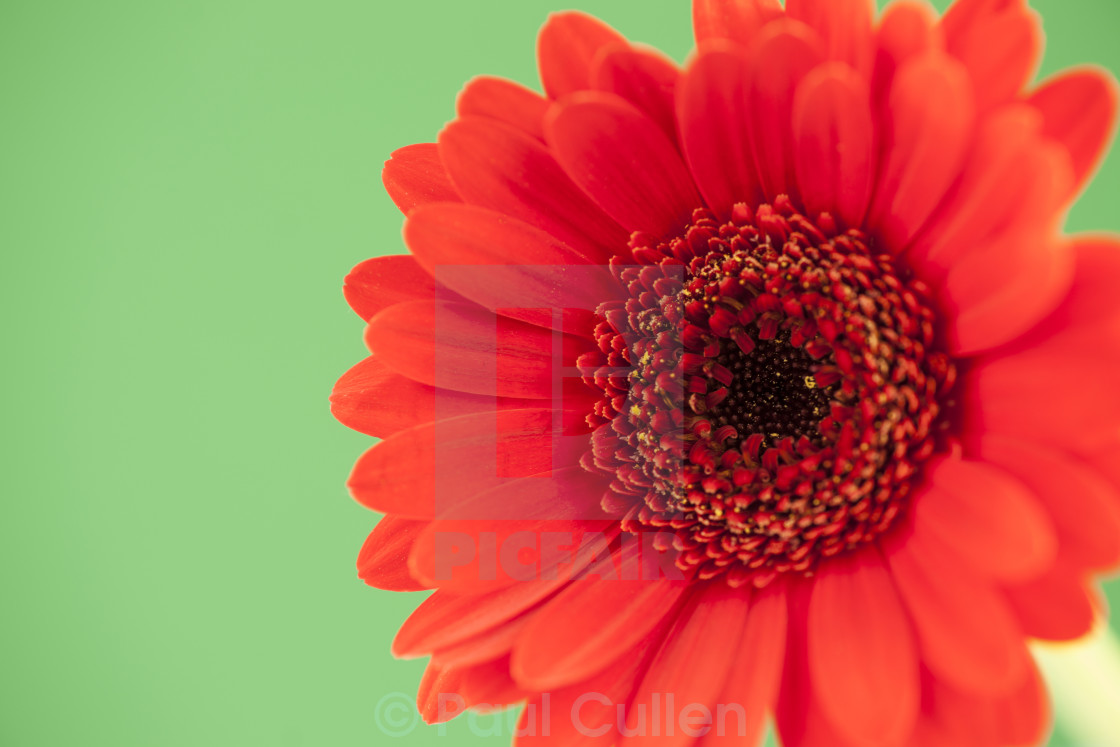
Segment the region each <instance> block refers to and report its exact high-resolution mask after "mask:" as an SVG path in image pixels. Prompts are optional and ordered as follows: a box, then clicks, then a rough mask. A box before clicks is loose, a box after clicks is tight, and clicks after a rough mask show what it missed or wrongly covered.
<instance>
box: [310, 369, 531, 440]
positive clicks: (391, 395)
mask: <svg viewBox="0 0 1120 747" xmlns="http://www.w3.org/2000/svg"><path fill="white" fill-rule="evenodd" d="M536 404H540V402H539V400H531V399H516V398H513V397H500V398H494V397H486V396H482V395H478V394H466V393H465V392H456V391H452V390H450V389H440V390H437V389H435V388H434V387H430V386H428V385H427V384H420V383H418V382H415V381H413V380H412V379H409V378H407V377H405V376H401V375H400V374H398V373H397V372H396V371H393V370H392V369H391V368H389V367H388V366H386V365H385V364H384V363H382V362H381V361H380V360H378V359H377V358H375V357H373V356H370V357H369V358H366V359H365V360H363V361H362V362H361V363H359V364H358V365H356V366H354V367H353V368H351V369H350V370H349V371H347V372H346V373H344V374H343V375H342V378H340V379H339V380H338V383H337V384H335V385H334V391H332V392H331V414H332V415H334V416H335V418H336V419H337V420H338V422H340V423H342V424H343V425H345V426H346V427H347V428H353V429H354V430H356V431H361V432H362V433H365V434H367V435H370V436H376V437H377V438H385V437H386V436H390V435H392V434H394V433H396V432H397V431H403V430H405V429H407V428H411V427H413V426H414V425H416V424H417V423H428V422H431V421H433V420H436V419H437V417H436V413H437V412H438V413H439V419H441V420H442V419H446V418H454V417H458V416H459V415H469V414H472V413H478V412H489V411H492V410H495V409H500V410H505V409H512V410H517V409H524V408H526V407H533V406H535V405H536Z"/></svg>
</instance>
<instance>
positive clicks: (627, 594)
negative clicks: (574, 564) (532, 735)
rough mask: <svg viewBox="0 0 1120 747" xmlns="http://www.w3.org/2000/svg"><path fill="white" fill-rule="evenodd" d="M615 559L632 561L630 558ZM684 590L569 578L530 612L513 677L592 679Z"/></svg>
mask: <svg viewBox="0 0 1120 747" xmlns="http://www.w3.org/2000/svg"><path fill="white" fill-rule="evenodd" d="M631 547H632V545H631ZM618 560H619V562H623V563H627V562H633V559H632V558H630V557H620V558H618ZM614 561H615V559H614V558H608V559H607V560H606V561H605V562H606V563H608V564H609V563H613V562H614ZM593 572H594V569H593ZM686 588H687V584H686V582H683V581H673V580H668V579H657V580H636V581H627V580H604V579H601V578H583V579H579V580H577V581H574V582H572V583H571V584H570V585H569V586H568V587H567V588H566V589H564V590H563V591H562V592H560V593H559V594H558V595H557V596H556V597H555V598H554V599H551V600H549V602H548V603H547V604H546V605H544V607H542V608H541V610H540V611H539V612H538V613H537V614H536V615H534V617H533V620H532V621H531V622H530V623H529V625H528V626H526V628H525V630H524V631H523V632H522V634H521V636H520V637H519V638H518V642H517V646H516V647H515V648H514V652H513V663H512V671H513V677H514V679H515V680H516V681H517V682H518V683H520V684H521V685H522V686H524V687H527V688H531V689H534V690H548V689H549V688H554V687H559V686H562V685H568V684H571V683H574V682H579V681H580V680H583V679H587V678H588V677H591V676H592V675H594V674H595V673H596V672H599V671H601V670H602V669H604V668H605V667H606V666H607V665H608V664H610V663H611V662H612V661H614V660H615V659H617V658H618V657H619V656H621V655H623V654H625V653H627V652H628V650H629V649H630V648H632V647H634V646H636V645H638V644H639V643H640V642H641V641H643V640H644V639H645V638H646V637H647V636H649V635H650V634H651V633H652V632H653V630H654V629H655V628H656V627H657V626H658V624H659V623H661V621H662V619H663V618H665V617H666V616H667V615H669V614H670V613H671V612H672V610H673V606H674V604H675V603H676V601H677V599H678V598H679V597H680V595H681V594H682V593H683V592H684V591H685V589H686Z"/></svg>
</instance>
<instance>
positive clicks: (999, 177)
mask: <svg viewBox="0 0 1120 747" xmlns="http://www.w3.org/2000/svg"><path fill="white" fill-rule="evenodd" d="M1040 126H1041V120H1040V117H1039V115H1038V112H1037V111H1035V110H1034V109H1032V108H1031V107H1029V106H1026V105H1018V106H1009V107H1005V108H1003V109H1001V110H1000V111H999V112H997V113H994V114H992V115H991V116H989V117H987V118H986V119H985V120H984V123H983V125H982V126H981V127H980V129H979V132H978V133H977V137H976V145H975V149H974V151H973V153H972V155H971V157H970V158H969V159H968V163H967V164H966V165H965V168H964V170H963V173H962V174H961V177H960V181H959V183H958V184H957V186H956V187H955V188H954V189H953V191H952V194H951V195H949V197H948V199H947V200H946V201H945V202H944V203H943V204H942V206H941V208H940V210H939V211H938V212H937V213H936V214H935V216H934V217H933V219H932V220H931V221H930V222H929V225H928V226H927V227H926V228H925V229H923V231H922V236H921V238H920V239H919V240H918V241H917V242H915V244H914V246H913V248H912V249H911V255H912V256H914V257H915V259H916V260H918V261H920V262H921V263H922V264H923V265H930V266H932V267H936V268H938V269H941V270H945V269H947V268H951V267H952V266H953V264H954V263H955V262H956V261H957V260H958V259H959V258H961V257H964V256H965V255H967V254H969V253H971V252H972V251H973V250H974V248H975V247H978V246H979V247H982V246H983V245H984V242H985V241H990V240H995V239H998V238H1000V237H1002V236H1007V235H1016V234H1030V233H1039V234H1043V235H1046V234H1049V233H1050V231H1051V229H1052V227H1053V226H1054V224H1055V221H1056V220H1057V212H1058V208H1059V205H1060V201H1061V199H1062V197H1063V195H1065V194H1066V192H1067V191H1068V185H1069V184H1070V182H1071V181H1072V178H1073V177H1072V175H1071V173H1072V172H1071V170H1070V165H1069V159H1068V158H1067V156H1066V154H1065V152H1064V151H1063V150H1062V149H1061V148H1059V147H1058V146H1057V145H1055V144H1053V143H1049V142H1046V141H1043V140H1041V139H1040V138H1039V136H1038V132H1039V129H1040ZM1008 184H1015V185H1018V187H1017V189H1015V190H1008V189H1007V185H1008Z"/></svg>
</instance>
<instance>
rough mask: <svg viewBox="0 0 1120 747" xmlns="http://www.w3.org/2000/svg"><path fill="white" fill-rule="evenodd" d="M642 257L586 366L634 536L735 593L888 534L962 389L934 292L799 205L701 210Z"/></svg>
mask: <svg viewBox="0 0 1120 747" xmlns="http://www.w3.org/2000/svg"><path fill="white" fill-rule="evenodd" d="M631 250H632V252H633V255H634V257H635V260H636V262H637V265H636V266H635V265H629V266H627V265H623V264H622V263H621V262H620V261H616V263H615V266H614V271H615V273H616V275H617V276H618V278H619V279H620V280H621V282H622V283H623V284H624V285H625V286H626V287H627V288H628V289H629V292H630V293H629V294H630V298H629V299H628V300H626V301H624V302H610V303H606V304H604V305H603V306H602V307H600V314H601V315H602V316H603V319H604V321H603V322H602V323H601V324H600V325H599V326H598V328H597V330H596V334H597V338H598V342H599V349H600V351H601V354H592V355H589V356H586V357H585V359H583V360H581V362H580V364H581V366H582V367H583V369H584V371H585V375H586V378H587V380H588V381H589V382H594V383H595V384H597V385H598V386H600V387H601V388H602V390H603V392H604V398H603V400H602V402H600V403H599V405H598V406H597V407H596V412H595V415H594V416H593V417H592V419H591V420H592V424H593V425H598V426H599V427H598V428H597V429H596V431H595V434H594V437H593V445H594V450H593V454H592V459H593V462H594V466H595V467H596V468H598V469H600V470H604V471H606V472H608V473H609V474H611V475H612V476H613V478H614V479H613V481H612V485H611V494H610V496H609V497H608V498H607V499H605V500H604V507H605V508H606V509H607V510H608V511H612V512H613V513H615V514H616V515H618V516H620V518H621V520H622V526H623V528H624V529H625V530H627V531H630V532H634V533H641V532H653V533H655V543H656V545H657V546H658V547H659V548H661V549H663V550H664V551H667V552H668V551H672V552H675V553H676V563H677V565H678V566H680V567H681V568H682V569H685V570H690V571H694V572H695V574H696V576H697V577H698V578H713V577H715V576H721V575H722V576H724V577H725V579H726V580H727V582H728V583H730V584H732V585H736V586H737V585H742V584H746V583H751V584H754V585H755V586H763V585H765V584H767V583H769V582H770V581H771V580H772V579H773V578H774V577H775V576H776V575H777V574H779V573H784V572H800V573H806V574H808V573H812V571H813V570H814V568H815V567H816V565H817V563H819V562H820V561H821V559H823V558H827V557H830V556H832V555H835V554H837V553H839V552H843V551H846V550H849V549H852V548H854V547H857V546H859V545H861V544H863V543H866V542H869V541H871V540H873V539H874V538H875V537H877V536H879V535H880V534H882V533H883V532H884V531H886V530H887V529H888V528H889V527H890V526H891V525H892V523H893V522H894V521H895V519H896V518H897V516H898V515H899V513H900V511H902V510H903V509H904V508H905V507H906V505H907V503H908V495H909V492H910V487H911V482H912V480H913V478H914V476H915V475H916V473H917V471H918V470H919V468H920V466H921V464H922V463H923V462H924V461H925V460H926V459H927V458H928V457H929V455H930V454H931V453H932V452H933V450H934V447H935V435H936V433H935V431H936V429H937V428H938V427H939V423H940V419H939V416H940V415H941V411H942V400H943V399H944V395H945V392H946V391H947V390H948V389H949V388H951V386H952V383H953V379H954V369H953V366H952V364H951V362H950V360H949V358H948V357H947V356H945V355H944V354H942V353H940V352H938V351H937V350H936V349H935V338H934V320H935V317H934V314H933V312H932V310H931V308H930V306H929V304H928V303H927V301H926V298H927V297H928V294H927V291H926V289H925V288H924V286H923V285H922V284H921V283H920V282H918V281H916V280H913V279H911V278H909V277H906V276H905V275H904V274H903V273H901V272H900V271H899V269H898V268H897V267H896V265H895V264H894V262H893V261H892V259H891V258H890V257H889V256H887V255H883V254H876V253H875V252H874V251H872V249H871V246H870V241H869V240H868V239H867V237H866V236H864V235H863V234H862V233H860V232H859V231H855V230H850V231H846V232H841V231H839V230H838V229H837V227H836V225H835V222H834V221H833V220H832V219H831V218H830V217H829V216H828V215H822V216H821V217H820V218H819V219H818V220H817V221H816V222H812V221H810V220H809V219H808V218H806V217H805V216H803V215H801V214H799V213H798V212H796V210H795V209H794V208H793V206H792V204H791V203H790V202H789V201H788V200H786V199H784V198H779V199H778V200H776V201H775V204H774V205H773V206H771V205H760V206H759V207H758V208H757V209H756V210H753V211H752V210H750V209H749V208H748V207H746V206H744V205H737V206H736V207H735V209H734V211H733V215H732V218H731V220H730V221H727V222H725V223H720V222H719V221H718V220H716V218H715V217H714V216H713V215H712V214H711V213H710V212H708V211H707V210H703V209H701V210H697V211H695V213H694V214H693V220H692V223H691V224H690V225H689V226H688V228H687V229H686V230H685V231H684V232H683V233H682V234H681V235H680V236H679V237H676V238H674V239H672V240H670V241H665V242H657V241H655V240H651V239H649V238H648V237H645V236H643V235H641V234H635V236H634V237H633V238H632V239H631ZM624 367H625V368H624ZM620 371H623V372H624V373H620Z"/></svg>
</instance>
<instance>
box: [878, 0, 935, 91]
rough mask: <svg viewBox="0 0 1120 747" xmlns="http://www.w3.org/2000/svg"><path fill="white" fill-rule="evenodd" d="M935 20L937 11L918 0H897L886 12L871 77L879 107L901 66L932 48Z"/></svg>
mask: <svg viewBox="0 0 1120 747" xmlns="http://www.w3.org/2000/svg"><path fill="white" fill-rule="evenodd" d="M936 23H937V14H936V12H935V11H934V10H933V8H931V7H930V6H929V5H928V4H927V3H925V2H919V0H896V1H895V2H893V3H891V4H890V5H888V6H887V9H886V10H884V11H883V17H882V18H881V19H880V20H879V28H878V30H877V32H876V35H875V71H874V73H873V74H872V77H871V92H872V96H873V97H874V100H875V104H876V109H877V110H878V109H879V107H881V106H882V105H883V104H884V103H885V99H886V97H887V94H888V93H889V92H890V90H891V84H892V82H893V81H894V76H895V73H896V72H897V71H898V69H899V67H900V66H902V65H903V64H905V63H906V61H907V60H909V59H911V58H912V57H917V56H919V55H921V54H924V53H925V52H928V51H929V50H930V49H932V48H933V46H934V43H935V39H936V35H935V32H934V25H935V24H936Z"/></svg>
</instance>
